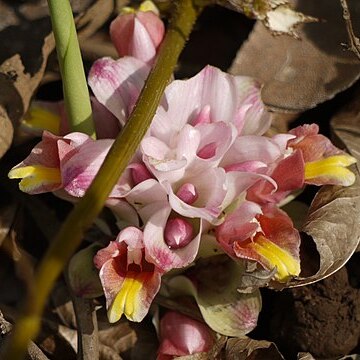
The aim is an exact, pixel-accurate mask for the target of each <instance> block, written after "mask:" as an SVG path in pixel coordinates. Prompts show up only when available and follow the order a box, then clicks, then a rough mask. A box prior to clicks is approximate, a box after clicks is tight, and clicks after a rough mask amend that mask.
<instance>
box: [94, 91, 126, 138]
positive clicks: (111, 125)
mask: <svg viewBox="0 0 360 360" xmlns="http://www.w3.org/2000/svg"><path fill="white" fill-rule="evenodd" d="M91 104H92V110H93V119H94V124H95V130H96V138H97V139H115V138H116V136H117V135H118V134H119V132H120V130H121V126H120V123H119V120H118V119H117V118H116V117H115V116H114V115H113V114H112V113H111V112H110V111H109V110H108V109H107V108H106V107H105V106H104V105H102V104H101V103H100V102H99V101H98V100H97V99H96V98H95V97H93V96H92V97H91Z"/></svg>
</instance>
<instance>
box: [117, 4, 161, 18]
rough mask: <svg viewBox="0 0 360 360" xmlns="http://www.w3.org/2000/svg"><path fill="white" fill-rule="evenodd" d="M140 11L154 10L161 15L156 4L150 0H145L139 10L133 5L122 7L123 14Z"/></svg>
mask: <svg viewBox="0 0 360 360" xmlns="http://www.w3.org/2000/svg"><path fill="white" fill-rule="evenodd" d="M138 11H142V12H146V11H152V12H154V13H155V14H156V15H159V10H158V8H157V7H156V5H155V4H154V3H153V2H152V1H150V0H146V1H143V2H142V3H141V4H140V6H139V8H138V10H135V9H134V8H133V7H131V6H125V7H123V8H122V9H121V12H120V13H121V14H135V13H136V12H138Z"/></svg>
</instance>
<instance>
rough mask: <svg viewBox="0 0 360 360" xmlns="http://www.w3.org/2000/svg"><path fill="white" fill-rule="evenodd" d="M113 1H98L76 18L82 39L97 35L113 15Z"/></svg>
mask: <svg viewBox="0 0 360 360" xmlns="http://www.w3.org/2000/svg"><path fill="white" fill-rule="evenodd" d="M113 9H114V2H113V0H97V1H95V2H94V3H93V4H92V5H91V6H90V7H89V8H88V9H87V11H86V12H85V13H84V14H83V15H80V16H79V17H77V18H76V28H77V30H78V35H79V38H80V41H81V39H84V38H87V37H89V36H91V35H92V34H94V33H95V31H96V30H98V29H99V28H100V27H101V26H102V25H103V24H104V23H105V21H106V20H107V19H108V18H109V16H110V15H111V14H112V12H113Z"/></svg>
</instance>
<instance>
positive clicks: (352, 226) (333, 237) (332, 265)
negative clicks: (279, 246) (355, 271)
mask: <svg viewBox="0 0 360 360" xmlns="http://www.w3.org/2000/svg"><path fill="white" fill-rule="evenodd" d="M353 170H354V171H355V172H356V169H355V167H354V168H353ZM359 224H360V177H359V174H358V173H357V177H356V182H355V184H354V185H352V186H350V187H341V186H324V187H322V188H321V189H320V191H319V192H318V193H317V194H316V196H315V198H314V200H313V202H312V204H311V206H310V210H309V215H308V218H307V220H306V223H305V225H304V227H303V229H302V231H303V232H305V233H306V234H308V235H309V236H311V237H312V239H313V240H314V242H315V244H316V249H317V251H318V253H319V255H320V267H319V269H318V271H317V272H316V273H315V274H314V275H311V276H309V277H300V278H298V279H295V280H293V281H292V282H291V283H290V284H289V285H290V287H294V286H300V285H306V284H311V283H314V282H316V281H319V280H321V279H324V278H326V277H328V276H330V275H331V274H333V273H334V272H336V271H337V270H339V269H340V268H341V267H342V266H344V265H345V264H346V262H347V261H348V260H349V259H350V257H351V256H352V254H353V253H354V251H355V250H356V248H357V247H358V245H359V242H360V226H359ZM312 259H314V261H315V259H316V256H315V255H313V256H312ZM310 265H311V264H310Z"/></svg>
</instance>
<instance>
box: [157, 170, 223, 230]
mask: <svg viewBox="0 0 360 360" xmlns="http://www.w3.org/2000/svg"><path fill="white" fill-rule="evenodd" d="M183 181H184V183H191V184H193V185H194V186H195V188H196V191H197V193H198V198H197V200H196V201H195V202H194V203H192V204H187V203H185V202H184V201H182V200H181V199H179V198H178V197H177V196H176V195H175V192H176V189H173V188H172V187H171V186H170V184H168V183H164V186H165V187H166V189H167V191H168V194H169V203H170V205H171V207H172V209H173V210H174V211H176V212H177V213H179V214H181V215H183V216H185V217H190V218H196V217H199V218H201V219H204V220H206V221H209V222H211V223H213V222H214V221H215V222H216V221H217V217H218V216H219V215H220V212H221V204H222V203H223V201H224V198H225V195H226V189H225V181H226V174H225V171H224V170H223V169H221V168H214V169H212V168H210V169H208V171H206V172H203V173H201V174H198V175H197V176H194V177H188V178H184V179H183ZM179 185H180V184H179ZM180 186H181V185H180Z"/></svg>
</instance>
